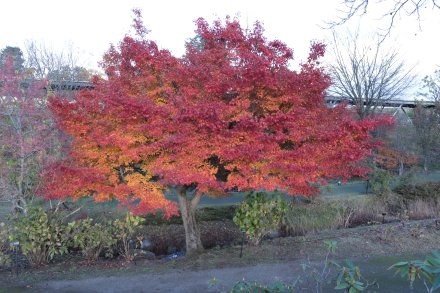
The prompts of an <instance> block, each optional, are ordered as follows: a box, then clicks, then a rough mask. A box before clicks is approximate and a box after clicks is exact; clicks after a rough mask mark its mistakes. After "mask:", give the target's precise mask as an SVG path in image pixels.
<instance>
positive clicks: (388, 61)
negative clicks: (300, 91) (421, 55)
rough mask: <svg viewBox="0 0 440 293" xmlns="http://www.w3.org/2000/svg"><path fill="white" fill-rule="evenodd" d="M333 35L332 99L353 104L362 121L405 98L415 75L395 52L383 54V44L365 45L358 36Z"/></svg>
mask: <svg viewBox="0 0 440 293" xmlns="http://www.w3.org/2000/svg"><path fill="white" fill-rule="evenodd" d="M333 36H334V37H333V53H334V58H335V60H334V62H333V64H330V66H329V71H330V74H331V77H332V80H333V84H332V86H331V87H330V88H329V90H328V93H329V95H330V96H331V97H334V98H338V99H341V100H347V101H350V102H352V103H353V104H354V105H355V106H356V111H357V113H358V115H359V117H360V118H361V119H364V118H365V117H368V116H370V115H371V114H373V113H375V112H377V110H378V109H380V108H381V106H380V105H381V103H383V102H385V101H387V100H390V99H399V98H402V97H404V94H405V93H406V91H407V90H408V89H409V88H410V87H411V86H412V84H413V81H414V76H413V75H412V74H411V69H406V66H405V63H404V62H403V61H402V60H401V59H400V58H399V55H398V53H397V52H396V51H384V49H383V48H382V44H381V43H380V42H377V43H376V44H374V45H373V46H370V45H366V46H363V45H361V44H360V42H359V35H358V34H357V33H356V34H355V35H354V36H349V37H348V38H346V39H345V40H341V38H338V37H336V35H335V34H334V35H333Z"/></svg>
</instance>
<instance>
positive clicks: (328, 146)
mask: <svg viewBox="0 0 440 293" xmlns="http://www.w3.org/2000/svg"><path fill="white" fill-rule="evenodd" d="M196 25H197V29H196V35H197V37H196V38H194V39H193V40H192V41H191V42H188V43H187V45H186V54H185V55H184V56H183V57H182V58H177V57H174V56H173V55H172V54H171V53H170V52H169V51H167V50H163V49H159V48H158V46H157V45H156V43H154V42H153V41H150V40H148V39H147V38H146V34H147V31H146V30H145V28H144V27H143V26H142V25H141V24H140V16H139V15H137V17H136V19H135V25H134V27H135V28H136V30H137V33H138V34H137V35H136V36H126V37H125V38H124V39H123V40H122V42H121V43H120V44H119V45H118V46H112V47H111V48H110V50H109V51H108V52H107V54H106V55H105V56H104V60H103V62H102V67H103V68H104V70H105V72H106V74H107V76H108V79H99V78H96V79H95V80H94V85H95V89H94V90H91V91H84V92H81V93H80V94H78V95H77V96H76V97H75V98H74V100H69V99H52V100H51V101H50V103H51V109H52V111H53V112H54V113H55V115H56V116H57V117H58V120H59V123H60V126H61V128H62V129H63V130H64V131H66V132H67V133H68V134H70V135H71V137H72V149H71V153H70V157H69V159H68V160H67V161H65V162H61V163H60V164H58V165H57V166H53V167H52V169H50V170H51V171H50V172H49V173H48V174H47V176H48V178H50V179H51V180H50V183H49V184H47V185H46V186H45V194H46V196H47V197H63V196H73V197H77V196H83V195H92V196H93V197H94V198H95V199H97V200H107V199H110V198H116V199H118V200H119V201H120V202H121V203H124V204H127V205H129V206H130V207H131V208H132V209H133V210H134V211H136V212H139V213H145V212H150V211H155V210H156V209H158V208H162V209H164V210H165V211H166V213H167V214H168V215H169V214H172V213H176V212H177V208H176V205H175V203H174V202H170V201H168V200H167V199H166V198H165V197H164V195H163V189H164V188H167V187H169V186H174V187H177V188H178V190H180V191H179V194H180V195H181V197H179V200H181V202H180V203H181V209H182V208H185V206H186V208H189V209H190V210H193V209H194V208H195V206H196V204H197V202H198V200H199V198H200V196H202V195H211V196H213V195H227V192H228V191H229V190H232V189H234V190H239V191H246V190H260V189H264V190H267V191H272V190H280V191H284V192H286V193H288V194H291V195H295V194H304V195H313V194H315V192H316V189H315V188H313V187H312V186H311V184H312V183H316V182H324V180H326V179H329V178H335V177H343V178H349V177H351V176H353V175H364V174H365V173H366V171H367V170H366V169H364V168H362V167H360V165H359V164H358V163H359V162H360V161H362V160H363V159H364V158H365V157H366V156H368V155H370V154H371V150H372V149H373V148H374V147H375V146H376V145H377V142H375V141H374V140H372V138H371V136H370V134H369V132H370V131H371V130H373V129H375V128H376V127H377V126H378V125H380V124H383V123H389V122H390V121H389V120H388V118H381V119H366V120H362V121H359V120H353V118H352V116H353V115H352V113H351V112H350V111H349V110H347V109H346V108H345V107H344V106H339V107H336V108H333V109H330V108H328V107H327V106H326V105H325V103H324V95H325V90H326V89H327V87H328V86H329V85H330V79H329V76H328V75H327V74H326V73H325V72H324V70H323V68H322V67H320V65H319V62H318V59H319V58H320V57H321V56H322V55H323V54H324V51H325V46H324V45H323V44H320V43H314V44H312V46H311V49H310V55H309V57H308V59H307V61H306V62H304V63H303V64H301V68H300V70H299V71H294V70H292V69H291V68H290V67H289V62H290V61H291V60H292V58H293V52H292V50H291V49H290V48H288V47H287V46H286V45H285V44H284V43H282V42H281V41H278V40H275V41H268V40H267V39H266V38H265V37H264V36H263V28H262V26H261V25H260V24H258V23H257V24H256V25H255V26H254V28H253V30H250V31H246V30H244V29H242V28H241V27H240V24H239V22H238V21H236V20H230V19H227V20H226V21H225V22H224V23H222V22H220V21H216V22H214V24H213V25H212V26H210V25H209V24H208V23H207V22H206V21H205V20H203V19H199V20H197V21H196ZM48 182H49V180H48ZM190 190H192V191H194V193H192V194H193V195H191V196H190V195H189V193H188V194H187V191H188V192H189V191H190ZM186 196H187V197H188V198H191V197H193V196H194V197H193V200H192V201H191V202H190V203H188V201H184V200H183V199H182V198H184V197H186ZM135 201H136V203H137V205H131V204H130V203H133V202H135ZM184 223H185V221H184ZM185 228H187V227H185ZM187 244H188V243H187Z"/></svg>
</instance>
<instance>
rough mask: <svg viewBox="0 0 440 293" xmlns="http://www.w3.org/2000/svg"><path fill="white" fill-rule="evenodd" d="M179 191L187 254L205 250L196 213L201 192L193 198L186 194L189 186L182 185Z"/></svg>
mask: <svg viewBox="0 0 440 293" xmlns="http://www.w3.org/2000/svg"><path fill="white" fill-rule="evenodd" d="M177 191H178V192H177V195H178V198H179V206H180V213H181V214H182V220H183V227H184V228H185V241H186V254H187V255H191V254H194V253H197V252H198V251H201V250H203V246H202V241H201V240H200V231H199V228H198V227H197V223H196V214H195V211H196V207H197V204H198V203H199V201H200V197H201V194H199V193H196V195H194V197H193V198H192V199H189V198H188V197H187V194H186V191H187V188H185V187H181V188H179V189H178V190H177Z"/></svg>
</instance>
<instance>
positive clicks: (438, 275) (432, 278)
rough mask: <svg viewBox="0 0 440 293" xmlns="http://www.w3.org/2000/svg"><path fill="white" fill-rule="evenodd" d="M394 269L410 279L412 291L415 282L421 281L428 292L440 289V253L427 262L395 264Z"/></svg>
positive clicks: (434, 254)
mask: <svg viewBox="0 0 440 293" xmlns="http://www.w3.org/2000/svg"><path fill="white" fill-rule="evenodd" d="M389 269H394V270H395V271H396V274H400V276H401V277H402V278H405V277H406V278H408V280H409V287H410V290H411V291H412V290H413V285H414V281H415V280H416V279H421V280H422V282H423V284H424V286H425V288H426V292H428V293H432V292H434V291H436V290H437V289H439V288H440V252H438V251H434V252H432V254H431V255H429V256H427V257H426V259H425V260H413V261H401V262H398V263H395V264H393V265H392V266H391V267H390V268H389Z"/></svg>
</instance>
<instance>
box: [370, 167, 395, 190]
mask: <svg viewBox="0 0 440 293" xmlns="http://www.w3.org/2000/svg"><path fill="white" fill-rule="evenodd" d="M392 183H393V175H391V173H390V172H388V171H387V170H383V169H379V168H375V169H374V172H373V173H371V174H370V176H369V184H370V186H371V190H372V191H373V193H375V194H377V195H383V194H388V193H390V192H391V189H392V188H391V187H392Z"/></svg>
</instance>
